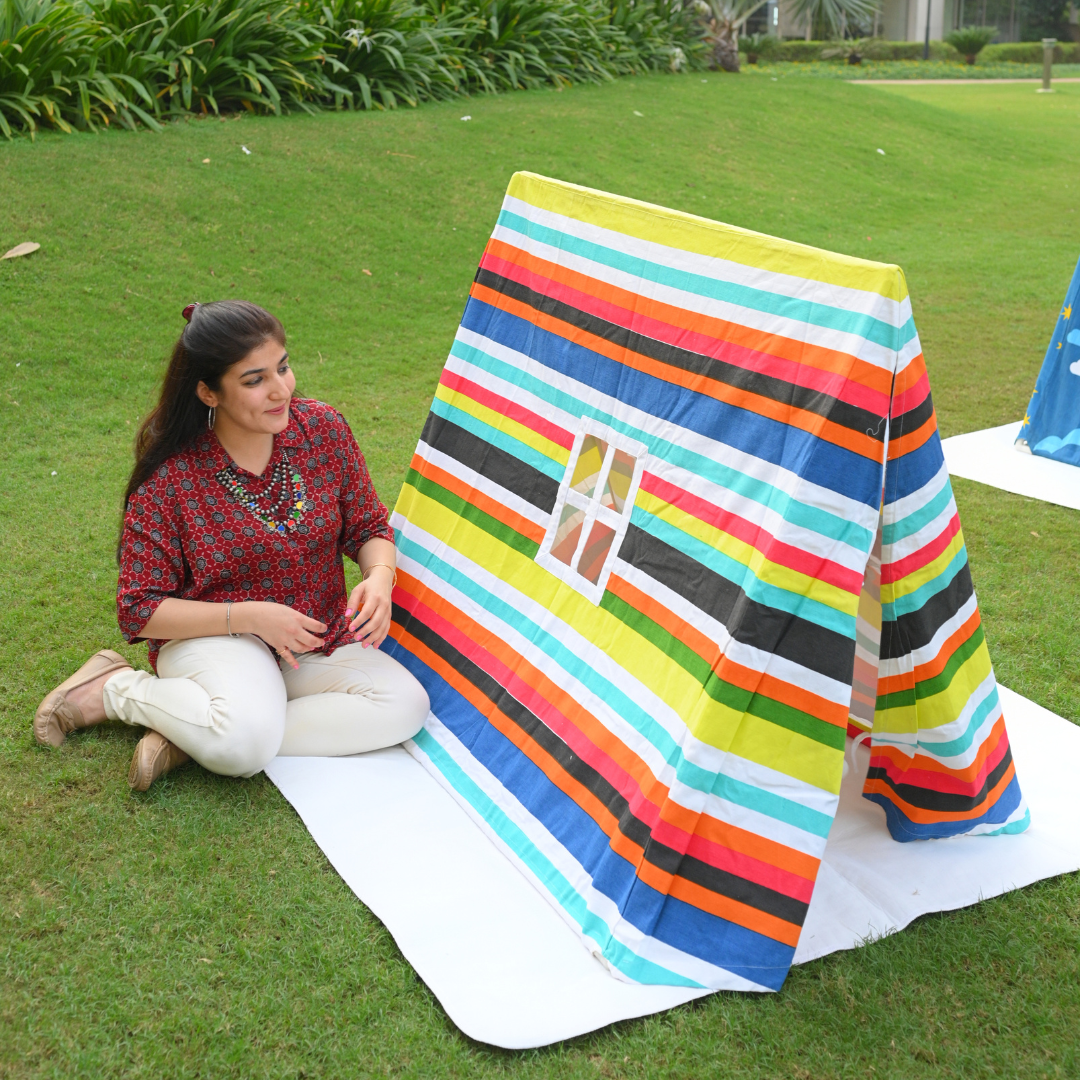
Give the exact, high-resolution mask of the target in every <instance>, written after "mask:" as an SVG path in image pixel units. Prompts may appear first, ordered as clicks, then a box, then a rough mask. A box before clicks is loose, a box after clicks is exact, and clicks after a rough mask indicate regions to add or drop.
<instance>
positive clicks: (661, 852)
mask: <svg viewBox="0 0 1080 1080" xmlns="http://www.w3.org/2000/svg"><path fill="white" fill-rule="evenodd" d="M393 617H394V621H395V622H397V623H398V624H399V625H401V626H402V627H403V628H404V629H405V630H406V631H408V633H410V634H412V635H413V636H414V637H416V638H417V639H418V640H420V641H422V642H423V643H424V644H425V645H426V646H427V647H428V648H429V649H431V651H432V652H434V653H435V654H436V655H438V656H439V657H441V658H442V659H443V660H444V661H446V663H447V664H449V665H450V667H452V668H453V669H454V670H455V671H457V672H458V673H459V674H461V675H462V676H463V677H464V678H465V679H467V680H468V681H469V682H470V683H471V684H472V685H473V686H474V687H476V689H477V690H479V691H480V692H481V693H482V694H483V695H484V696H485V697H486V698H487V699H488V700H489V701H490V702H491V703H492V704H493V705H494V706H495V707H496V708H498V709H499V710H500V711H501V712H502V713H503V714H504V715H505V716H507V717H508V718H509V719H510V720H511V721H513V723H514V724H516V725H517V726H518V727H519V728H520V729H521V730H522V731H523V732H525V733H526V734H527V735H528V736H529V737H530V738H531V739H533V740H534V741H535V742H536V743H537V745H539V746H540V747H541V748H542V749H543V750H544V751H546V752H547V753H548V754H550V755H551V757H552V758H554V759H555V760H556V761H557V762H558V763H559V765H560V766H561V768H562V769H564V770H565V772H566V773H567V774H568V775H569V776H572V777H573V778H574V779H575V780H576V781H577V782H578V783H579V784H581V785H582V786H583V787H585V788H586V789H587V790H588V791H589V792H591V794H593V795H594V796H595V797H596V798H597V799H598V800H599V801H600V802H601V803H603V805H604V806H605V807H607V809H608V811H609V812H610V813H611V814H612V815H613V816H614V817H615V818H616V820H617V821H618V823H619V831H620V832H621V833H622V834H623V835H624V836H626V837H627V838H628V839H630V840H631V841H633V842H634V843H635V844H637V845H638V846H639V847H640V848H642V850H643V853H644V858H645V859H646V860H647V861H648V862H649V863H651V864H652V865H653V866H655V867H657V868H658V869H659V870H662V871H663V872H664V873H667V874H674V875H678V876H679V877H682V878H685V879H686V880H687V881H692V882H693V883H694V884H696V885H699V886H701V887H702V888H704V889H707V890H709V891H710V892H713V893H716V894H717V895H719V896H725V897H728V898H729V899H731V900H737V901H738V902H740V903H743V904H746V905H747V906H749V907H753V908H755V909H756V910H758V911H763V912H766V913H768V914H770V915H773V916H775V917H776V918H779V919H783V920H784V921H785V922H789V923H792V924H793V925H795V926H802V923H803V920H804V919H805V918H806V909H807V906H808V905H807V904H805V903H803V902H802V901H801V900H796V899H794V898H793V897H790V896H787V895H785V894H784V893H781V892H777V891H776V890H775V889H769V888H767V887H765V886H764V885H759V884H757V883H756V882H753V881H748V880H747V879H746V878H742V877H739V876H738V875H736V874H732V873H729V872H728V871H726V870H721V869H718V868H717V867H715V866H710V865H709V864H708V863H706V862H702V861H701V860H700V859H696V858H694V857H693V856H690V855H684V854H682V853H681V852H679V851H676V850H675V849H674V848H670V847H668V846H667V845H666V844H662V843H660V842H659V841H657V840H655V839H654V838H653V836H652V832H651V830H650V828H649V826H648V825H647V824H646V823H645V822H643V821H641V820H640V818H638V817H636V816H635V815H634V813H633V811H632V810H631V809H630V805H629V803H628V802H627V801H626V799H625V798H624V797H623V796H622V795H621V794H620V793H619V791H618V790H616V789H615V788H614V787H612V785H611V784H610V783H608V781H607V780H606V779H604V777H603V776H601V775H600V773H598V772H597V771H596V770H595V769H594V768H593V767H592V766H591V765H589V764H588V763H587V762H585V761H583V760H582V759H581V758H580V757H578V755H577V754H575V753H574V751H573V750H571V749H570V747H569V746H567V745H566V743H565V742H563V740H562V739H560V738H559V736H558V735H556V734H555V732H554V731H552V730H551V728H549V727H548V726H547V725H546V724H545V723H544V722H543V721H542V720H541V719H540V718H539V717H538V716H537V715H536V714H535V713H533V712H531V711H530V710H529V709H527V708H526V707H525V706H524V705H523V704H522V703H521V702H520V701H518V700H517V698H515V697H514V696H513V695H512V694H510V693H509V692H508V691H507V690H506V689H505V688H504V687H503V686H502V685H501V684H500V683H499V682H498V681H497V680H495V679H493V678H492V677H491V676H490V675H488V674H487V672H485V671H484V670H483V669H482V668H480V667H478V666H477V665H476V664H474V663H473V662H472V661H471V660H469V659H468V658H467V657H465V656H464V655H463V654H462V653H461V652H459V651H458V650H457V649H456V648H455V647H454V646H453V645H452V644H451V643H450V642H448V641H447V640H446V639H445V638H444V637H442V636H441V635H440V634H438V633H436V631H434V630H432V629H431V627H429V626H427V625H426V624H425V623H424V622H423V621H421V620H420V619H419V618H417V617H416V616H414V615H412V614H411V613H410V612H408V611H405V610H404V609H403V608H400V607H398V606H397V605H396V604H395V605H394V608H393ZM620 857H621V856H620Z"/></svg>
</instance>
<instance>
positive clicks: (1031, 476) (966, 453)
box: [941, 421, 1080, 510]
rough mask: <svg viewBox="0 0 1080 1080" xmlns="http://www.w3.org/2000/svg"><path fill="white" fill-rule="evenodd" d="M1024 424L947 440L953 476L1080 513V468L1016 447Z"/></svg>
mask: <svg viewBox="0 0 1080 1080" xmlns="http://www.w3.org/2000/svg"><path fill="white" fill-rule="evenodd" d="M1019 431H1020V422H1019V421H1017V422H1016V423H1014V424H1005V425H1003V426H1002V427H995V428H986V429H985V430H983V431H972V432H969V433H968V434H967V435H954V436H953V437H952V438H951V439H944V440H943V441H942V443H941V449H942V450H944V451H945V462H946V464H947V465H948V466H949V474H950V475H951V476H963V477H964V478H965V479H967V480H977V481H978V482H979V483H980V484H989V485H990V487H996V488H1001V489H1002V490H1003V491H1011V492H1013V493H1014V494H1016V495H1026V496H1027V497H1028V498H1029V499H1042V500H1043V502H1050V503H1057V505H1058V506H1069V507H1072V509H1073V510H1080V468H1078V467H1077V466H1076V465H1066V464H1065V463H1064V462H1063V461H1051V460H1050V459H1049V458H1043V457H1035V455H1034V454H1025V453H1022V452H1021V451H1020V450H1017V449H1016V448H1015V447H1014V446H1013V443H1014V442H1015V441H1016V436H1017V433H1018V432H1019Z"/></svg>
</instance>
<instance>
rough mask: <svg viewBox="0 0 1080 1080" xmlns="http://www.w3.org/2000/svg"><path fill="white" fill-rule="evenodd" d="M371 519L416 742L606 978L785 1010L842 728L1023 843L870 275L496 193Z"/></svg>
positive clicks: (805, 253) (891, 825)
mask: <svg viewBox="0 0 1080 1080" xmlns="http://www.w3.org/2000/svg"><path fill="white" fill-rule="evenodd" d="M394 526H395V528H396V529H397V532H398V552H399V579H398V585H397V588H396V589H395V593H394V621H393V624H392V628H391V634H390V637H389V638H388V639H387V642H386V645H385V646H384V648H386V649H387V650H388V651H389V652H390V653H391V654H392V655H394V656H396V657H397V658H398V659H400V660H401V661H402V663H404V664H405V665H406V666H407V667H408V668H409V669H410V670H411V671H413V672H414V674H416V676H417V678H419V679H420V681H421V682H422V683H423V684H424V686H425V688H426V689H427V691H428V693H429V696H430V698H431V706H432V713H431V716H430V717H429V720H428V722H427V724H426V725H425V727H424V729H423V730H422V731H421V732H420V733H419V735H418V736H417V737H416V738H415V739H414V740H413V741H412V743H410V744H408V749H409V750H410V752H411V753H412V754H414V756H415V757H416V758H417V759H418V760H419V761H421V762H422V763H423V764H424V766H425V767H426V768H427V769H428V770H429V771H430V772H431V773H432V774H433V775H434V776H435V777H436V779H437V780H438V781H439V782H440V783H441V784H442V785H443V786H444V787H445V788H446V790H447V791H449V792H450V793H451V795H452V796H453V797H454V798H455V799H456V800H457V801H458V803H459V804H460V805H461V806H462V807H463V808H464V809H465V810H466V811H467V812H468V813H469V814H470V816H471V817H472V818H473V820H474V821H475V822H476V823H477V825H478V826H479V828H481V829H482V830H483V831H484V833H485V834H486V835H487V836H488V837H489V838H490V839H491V840H492V842H493V843H495V844H496V845H497V846H498V847H499V849H500V850H501V851H502V852H503V853H504V854H505V855H506V856H507V858H508V859H510V860H511V861H512V862H513V863H514V865H515V866H517V867H518V868H519V869H520V870H521V871H522V873H523V874H525V875H526V877H527V878H528V879H529V880H530V881H531V882H532V883H533V884H534V885H535V886H536V888H537V889H538V890H539V891H540V892H541V893H542V894H543V895H544V896H545V897H546V898H547V899H548V900H549V901H550V902H551V904H552V905H553V906H554V908H555V909H556V910H557V911H558V912H559V913H560V915H561V916H562V917H563V918H564V919H565V920H566V922H567V923H568V924H569V925H570V926H571V927H572V928H573V929H574V930H575V932H576V933H577V934H578V935H579V936H580V938H581V940H582V942H583V944H584V945H585V947H586V948H588V949H589V950H590V952H592V954H593V955H594V956H595V957H596V958H597V960H598V961H599V962H601V963H602V964H603V965H604V966H605V967H606V968H607V970H608V971H609V972H610V973H611V974H612V975H613V976H615V977H616V978H620V979H623V980H626V981H630V982H641V983H654V984H668V985H673V986H687V987H707V988H710V989H739V990H776V989H779V988H780V986H781V985H782V984H783V981H784V978H785V977H786V974H787V971H788V968H789V966H790V964H791V961H792V957H793V955H794V951H795V947H796V945H797V944H798V941H799V935H800V931H801V928H802V925H803V921H804V919H805V916H806V911H807V908H808V905H809V902H810V897H811V895H812V893H813V889H814V881H815V878H816V875H817V870H818V866H819V863H820V860H821V856H822V853H823V851H824V847H825V842H826V838H827V836H828V833H829V828H830V825H831V823H832V819H833V816H834V815H835V812H836V807H837V799H838V793H839V788H840V778H841V775H842V771H843V768H844V752H845V747H846V746H847V743H848V737H849V732H859V731H869V732H870V736H869V737H870V740H871V759H870V768H869V773H868V775H867V779H866V785H865V789H864V794H865V795H866V797H867V798H869V799H871V800H873V801H874V802H876V803H878V804H880V805H881V806H882V808H883V810H884V820H883V821H882V828H883V829H884V828H886V827H888V829H889V830H890V832H891V834H892V836H893V837H894V838H895V839H897V840H912V839H930V838H944V837H949V836H955V835H959V834H962V833H993V832H1002V831H1007V832H1013V831H1021V830H1022V829H1023V828H1025V827H1026V825H1027V820H1028V819H1027V810H1026V807H1025V805H1024V803H1023V800H1022V798H1021V795H1020V789H1019V786H1018V782H1017V779H1016V776H1015V770H1014V767H1013V764H1012V760H1011V755H1010V752H1009V744H1008V736H1007V734H1006V731H1005V722H1004V719H1003V718H1002V714H1001V705H1000V701H999V700H998V695H997V689H996V684H995V682H994V676H993V672H992V669H991V667H990V662H989V654H988V652H987V647H986V643H985V640H984V639H983V635H982V630H981V628H980V625H979V616H978V608H977V605H976V602H975V597H974V593H973V591H972V588H971V579H970V575H969V573H968V570H967V558H966V551H965V548H964V544H963V537H962V533H961V532H960V528H959V521H958V518H957V513H956V507H955V504H954V502H953V498H952V491H951V487H950V484H949V478H948V471H947V469H946V468H945V465H944V461H943V459H942V454H941V447H940V440H939V438H938V434H937V427H936V421H935V418H934V412H933V405H932V403H931V399H930V392H929V385H928V381H927V378H926V371H925V368H924V365H923V361H922V356H921V350H920V347H919V343H918V336H917V334H916V332H915V327H914V323H913V321H912V318H911V307H910V302H909V300H908V296H907V289H906V285H905V282H904V278H903V274H902V273H901V271H900V270H899V269H898V268H897V267H895V266H885V265H881V264H877V263H869V262H864V261H861V260H856V259H851V258H848V257H845V256H841V255H836V254H832V253H829V252H824V251H819V250H816V249H812V248H807V247H804V246H801V245H797V244H792V243H789V242H787V241H783V240H778V239H775V238H772V237H767V236H762V235H760V234H756V233H750V232H747V231H745V230H741V229H737V228H734V227H732V226H728V225H722V224H719V223H717V222H711V221H706V220H704V219H701V218H695V217H692V216H690V215H686V214H681V213H678V212H676V211H671V210H665V209H663V208H661V207H656V206H651V205H648V204H644V203H639V202H634V201H632V200H628V199H623V198H620V197H618V196H613V195H607V194H604V193H602V192H596V191H591V190H588V189H585V188H580V187H576V186H573V185H569V184H565V183H561V182H559V181H554V180H549V179H545V178H543V177H538V176H535V175H532V174H528V173H519V174H517V175H515V176H514V177H513V179H512V180H511V183H510V187H509V190H508V192H507V195H506V198H505V200H504V203H503V208H502V211H501V213H500V215H499V219H498V222H497V224H496V227H495V230H494V232H493V234H492V237H491V240H490V241H489V243H488V245H487V247H486V249H485V252H484V255H483V258H482V260H481V264H480V268H479V270H478V272H477V275H476V279H475V281H474V284H473V287H472V290H471V293H470V297H469V301H468V303H467V306H466V309H465V312H464V315H463V318H462V322H461V326H460V327H459V330H458V333H457V335H456V338H455V341H454V344H453V347H452V348H451V352H450V356H449V357H448V359H447V361H446V365H445V368H444V370H443V373H442V377H441V379H440V382H439V386H438V388H437V391H436V395H435V399H434V401H433V403H432V407H431V412H430V415H429V417H428V421H427V424H426V425H425V428H424V431H423V434H422V436H421V439H420V442H419V445H418V446H417V450H416V453H415V455H414V457H413V459H412V462H411V467H410V469H409V472H408V475H407V477H406V481H405V485H404V487H403V489H402V493H401V497H400V499H399V502H398V505H397V508H396V510H395V514H394Z"/></svg>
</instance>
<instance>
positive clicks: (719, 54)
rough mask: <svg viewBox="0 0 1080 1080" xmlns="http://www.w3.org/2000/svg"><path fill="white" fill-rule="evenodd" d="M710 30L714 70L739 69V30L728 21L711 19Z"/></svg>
mask: <svg viewBox="0 0 1080 1080" xmlns="http://www.w3.org/2000/svg"><path fill="white" fill-rule="evenodd" d="M710 30H711V31H712V33H711V34H710V37H711V38H712V42H713V48H712V64H711V65H710V66H711V67H712V69H713V70H714V71H715V70H716V69H717V68H720V69H721V70H722V71H733V72H736V73H737V72H738V70H739V32H738V30H736V29H735V27H734V26H733V25H732V24H731V23H729V22H716V21H715V20H714V21H713V23H712V25H711V27H710Z"/></svg>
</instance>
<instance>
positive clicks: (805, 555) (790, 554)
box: [641, 472, 863, 596]
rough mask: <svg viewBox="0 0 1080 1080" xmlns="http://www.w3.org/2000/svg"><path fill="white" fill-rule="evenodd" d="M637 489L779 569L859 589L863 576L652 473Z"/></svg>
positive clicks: (647, 475) (647, 474) (840, 587)
mask: <svg viewBox="0 0 1080 1080" xmlns="http://www.w3.org/2000/svg"><path fill="white" fill-rule="evenodd" d="M641 486H642V488H644V489H645V490H646V491H648V492H650V493H651V494H653V495H655V496H656V497H657V498H658V499H663V500H664V502H666V503H670V504H671V505H672V506H677V507H678V508H679V509H680V510H684V511H686V513H688V514H690V515H691V516H692V517H696V518H697V519H698V520H699V521H703V522H705V524H706V525H712V526H714V527H715V528H717V529H720V530H722V531H723V532H725V533H727V534H728V535H729V536H734V537H735V538H736V539H738V540H742V541H744V542H745V543H747V544H750V545H751V547H753V548H754V549H755V550H757V551H760V552H761V554H762V555H764V556H765V558H767V559H769V560H770V561H771V562H774V563H777V564H778V565H780V566H786V567H788V569H790V570H796V571H798V572H799V573H800V574H806V575H807V576H808V577H812V578H816V579H817V580H819V581H826V582H828V583H829V584H830V585H835V586H836V587H837V588H838V589H843V590H844V591H845V592H849V593H852V594H854V595H856V596H857V595H858V594H859V592H860V590H861V589H862V583H863V575H862V574H860V573H858V572H856V571H854V570H850V569H848V567H846V566H841V565H840V564H839V563H835V562H832V561H831V560H829V559H825V558H822V557H821V556H820V555H813V554H811V553H809V552H806V551H802V550H801V549H799V548H797V547H792V545H791V544H785V543H784V542H783V541H781V540H777V539H776V537H775V536H773V535H772V533H770V532H767V531H766V530H765V529H763V528H761V527H760V526H759V525H755V524H753V522H750V521H747V520H746V519H745V518H742V517H739V516H738V515H737V514H732V513H730V512H729V511H727V510H723V509H721V508H720V507H719V506H717V505H716V504H715V503H711V502H708V501H707V500H705V499H702V498H699V497H698V496H697V495H694V494H692V493H691V492H689V491H687V490H686V489H685V488H680V487H676V486H675V485H674V484H670V483H668V481H666V480H661V479H660V477H658V476H656V475H655V474H653V473H648V472H647V473H644V474H643V475H642V477H641Z"/></svg>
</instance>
